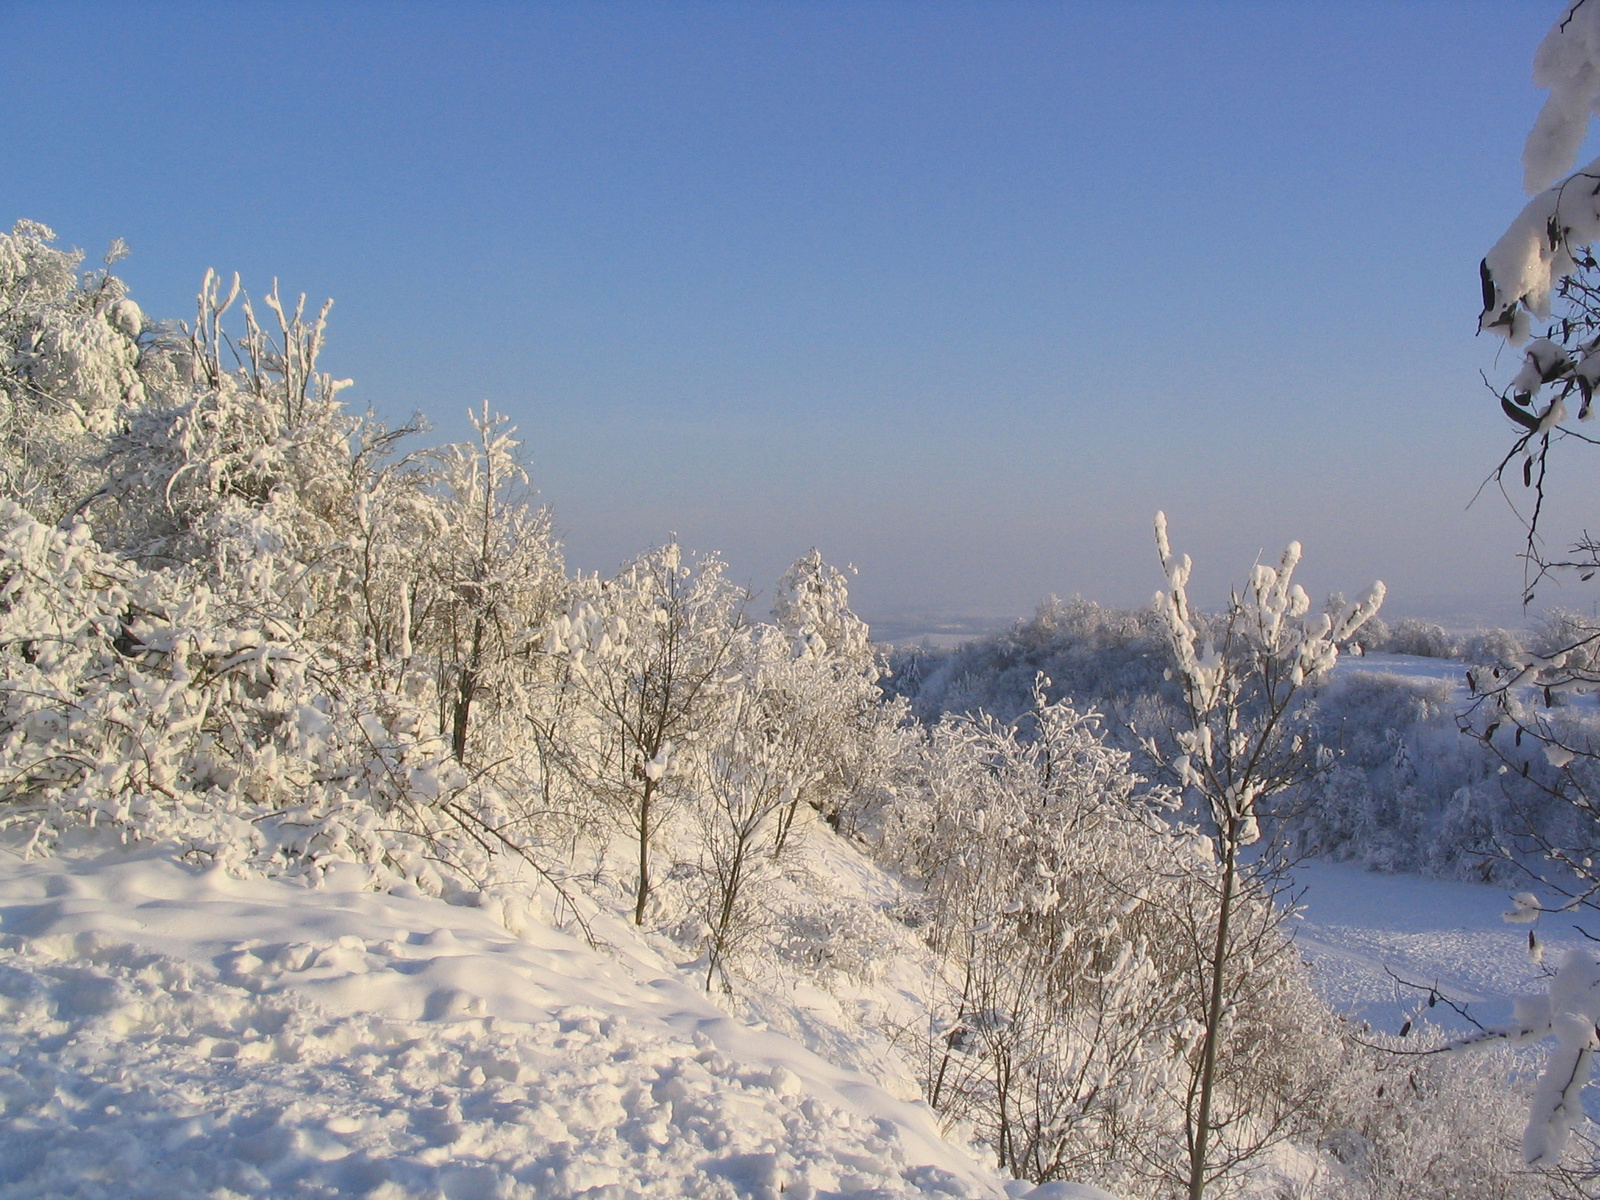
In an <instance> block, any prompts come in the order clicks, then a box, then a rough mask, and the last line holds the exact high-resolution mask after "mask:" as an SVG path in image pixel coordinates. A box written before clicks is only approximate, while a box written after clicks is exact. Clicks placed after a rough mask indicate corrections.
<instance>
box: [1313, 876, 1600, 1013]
mask: <svg viewBox="0 0 1600 1200" xmlns="http://www.w3.org/2000/svg"><path fill="white" fill-rule="evenodd" d="M1294 878H1295V883H1296V884H1297V885H1298V887H1299V888H1300V889H1301V896H1300V903H1301V913H1300V915H1299V916H1298V917H1297V918H1296V920H1295V922H1294V925H1293V929H1294V934H1295V942H1296V944H1297V945H1298V946H1299V947H1300V950H1301V952H1302V953H1303V954H1304V955H1305V957H1306V959H1307V960H1308V961H1309V962H1310V963H1311V968H1312V977H1313V978H1314V980H1315V981H1316V984H1317V987H1318V990H1320V991H1321V992H1322V994H1323V995H1324V996H1325V997H1327V999H1328V1000H1330V1001H1331V1002H1332V1003H1333V1004H1334V1005H1335V1006H1336V1007H1337V1008H1339V1009H1341V1010H1342V1011H1345V1012H1348V1013H1350V1014H1352V1015H1353V1016H1355V1017H1357V1018H1359V1019H1362V1020H1366V1021H1368V1022H1370V1023H1371V1024H1372V1025H1373V1026H1374V1027H1376V1028H1380V1029H1383V1030H1385V1031H1386V1032H1389V1033H1394V1032H1396V1030H1397V1029H1398V1028H1399V1026H1400V1023H1401V1022H1402V1021H1404V1020H1405V1019H1406V1017H1407V1016H1410V1015H1412V1014H1413V1012H1414V1011H1415V1010H1416V1009H1417V1007H1418V1005H1419V1004H1420V1003H1422V1002H1423V1001H1425V1000H1426V998H1427V991H1426V989H1427V988H1431V987H1436V988H1437V989H1438V990H1439V992H1440V993H1441V994H1442V995H1444V996H1447V997H1449V998H1450V999H1452V1000H1455V1001H1458V1002H1461V1003H1465V1004H1468V1005H1469V1006H1470V1008H1471V1011H1472V1014H1473V1016H1474V1017H1476V1018H1478V1019H1479V1020H1481V1021H1484V1023H1486V1024H1491V1025H1498V1024H1505V1023H1506V1022H1508V1021H1509V1020H1510V1017H1511V1002H1512V1000H1513V999H1514V998H1515V997H1517V996H1521V995H1527V994H1532V993H1535V992H1542V991H1545V990H1547V989H1548V987H1549V983H1550V980H1549V976H1550V975H1551V973H1552V972H1551V971H1550V970H1549V969H1547V968H1546V966H1545V965H1544V964H1543V963H1542V962H1541V963H1536V962H1534V961H1532V959H1531V958H1530V956H1529V953H1528V926H1527V925H1523V924H1508V923H1507V922H1506V920H1505V918H1504V914H1505V913H1507V912H1515V911H1517V908H1518V905H1517V902H1516V901H1514V900H1513V899H1512V898H1511V896H1510V895H1509V894H1508V893H1507V892H1506V890H1505V889H1504V888H1498V887H1491V886H1489V885H1487V884H1476V883H1455V882H1451V881H1448V880H1440V879H1423V878H1420V877H1418V876H1416V875H1381V874H1378V873H1377V872H1374V871H1368V870H1366V869H1365V868H1363V867H1360V866H1358V865H1356V864H1354V863H1331V862H1307V863H1302V864H1300V865H1299V866H1298V867H1296V868H1295V871H1294ZM1543 903H1544V904H1546V905H1550V906H1554V905H1556V904H1557V901H1556V899H1555V898H1554V897H1553V896H1548V895H1547V896H1544V897H1543ZM1537 937H1538V940H1539V942H1540V944H1541V948H1542V951H1543V959H1544V960H1545V961H1547V962H1549V963H1550V964H1552V965H1554V964H1556V963H1558V962H1560V960H1561V958H1562V956H1563V955H1564V954H1565V952H1566V951H1567V950H1570V949H1575V948H1577V947H1580V946H1585V945H1592V943H1590V942H1589V941H1588V939H1586V938H1585V937H1584V936H1583V935H1582V934H1580V933H1579V932H1577V929H1576V928H1575V927H1574V922H1573V920H1572V918H1571V917H1563V916H1561V915H1560V914H1556V913H1545V914H1543V915H1542V916H1541V917H1540V921H1539V926H1538V929H1537ZM1397 977H1398V979H1397ZM1400 980H1404V981H1406V982H1408V983H1412V984H1418V985H1421V987H1422V989H1424V990H1421V991H1419V990H1417V988H1414V987H1406V986H1404V985H1403V984H1402V983H1401V982H1399V981H1400ZM1427 1015H1428V1018H1429V1020H1430V1021H1432V1022H1434V1023H1435V1024H1438V1025H1443V1026H1446V1027H1450V1026H1452V1024H1455V1025H1456V1026H1457V1027H1459V1028H1464V1027H1463V1026H1460V1025H1459V1023H1453V1022H1452V1021H1451V1020H1450V1013H1449V1011H1448V1010H1447V1009H1443V1008H1439V1007H1437V1006H1436V1007H1435V1008H1434V1009H1431V1010H1429V1012H1428V1014H1427Z"/></svg>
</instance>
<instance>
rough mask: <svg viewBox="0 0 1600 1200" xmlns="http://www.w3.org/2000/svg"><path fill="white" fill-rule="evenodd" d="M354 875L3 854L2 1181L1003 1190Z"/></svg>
mask: <svg viewBox="0 0 1600 1200" xmlns="http://www.w3.org/2000/svg"><path fill="white" fill-rule="evenodd" d="M365 882H366V872H365V870H364V869H360V868H355V867H352V868H350V870H349V873H348V874H347V875H346V876H344V877H342V878H335V879H334V880H333V881H332V883H331V884H330V885H328V886H325V887H323V888H320V889H316V890H310V889H306V888H303V887H297V886H292V885H289V884H285V883H280V882H274V881H271V880H266V879H249V880H240V879H235V878H230V877H228V876H226V875H224V874H222V873H220V872H215V871H212V872H200V871H196V870H194V869H192V868H189V867H186V866H184V865H182V864H179V863H176V862H174V861H172V860H171V859H170V858H168V857H165V856H163V855H162V854H160V853H158V852H145V853H141V854H132V855H116V856H112V857H110V858H100V859H95V860H85V859H79V860H74V859H70V858H48V859H44V860H41V861H34V862H23V861H22V860H21V859H19V858H18V857H16V856H15V855H13V854H10V853H7V852H0V1103H3V1106H4V1114H5V1117H4V1121H3V1124H0V1194H3V1195H5V1196H6V1197H27V1196H37V1197H47V1196H48V1197H118V1198H119V1200H132V1198H136V1197H152V1198H154V1197H179V1196H208V1197H214V1198H217V1200H223V1198H226V1197H230V1196H266V1195H271V1196H274V1197H276V1196H319V1197H320V1196H368V1197H373V1198H375V1200H399V1198H401V1197H413V1196H414V1197H424V1196H426V1197H436V1196H441V1195H442V1196H444V1197H447V1198H449V1200H490V1198H499V1197H535V1196H537V1197H542V1198H556V1197H567V1196H573V1197H576V1196H587V1197H590V1198H591V1200H610V1198H613V1197H614V1198H618V1200H620V1198H621V1197H623V1196H661V1197H666V1196H672V1197H680V1196H707V1197H734V1196H744V1197H767V1198H772V1200H775V1198H776V1197H777V1196H778V1195H779V1194H780V1193H781V1194H782V1195H783V1196H784V1197H785V1198H786V1200H807V1198H809V1197H813V1196H819V1195H830V1194H856V1193H863V1192H866V1193H870V1194H872V1195H875V1196H899V1195H912V1194H915V1195H929V1196H940V1195H944V1196H952V1197H977V1196H998V1195H1000V1194H1001V1189H1002V1182H1001V1180H1000V1179H998V1178H997V1177H996V1176H995V1175H993V1174H992V1173H991V1172H989V1171H987V1170H985V1169H984V1168H983V1167H981V1166H980V1165H978V1164H977V1163H976V1162H975V1161H974V1160H973V1159H972V1158H970V1157H969V1156H967V1155H966V1154H965V1153H964V1152H963V1151H961V1150H959V1149H957V1148H956V1147H954V1146H952V1145H951V1144H949V1143H947V1142H945V1141H943V1140H942V1139H941V1138H940V1136H939V1133H938V1129H937V1126H936V1123H935V1121H934V1119H933V1116H932V1114H931V1112H930V1111H929V1110H928V1109H927V1108H926V1107H924V1106H922V1105H921V1104H914V1103H906V1102H904V1101H901V1100H897V1099H895V1098H894V1097H893V1096H891V1095H889V1094H888V1093H887V1092H885V1091H883V1090H882V1089H881V1088H879V1087H877V1086H875V1085H874V1084H872V1083H871V1082H869V1081H868V1080H867V1079H866V1078H865V1077H863V1076H861V1075H858V1074H855V1073H853V1072H850V1071H846V1070H841V1069H839V1068H836V1067H833V1066H830V1065H828V1064H827V1063H825V1062H823V1061H822V1060H821V1059H819V1058H817V1057H816V1056H815V1055H813V1054H811V1053H809V1052H808V1051H806V1050H804V1049H802V1048H801V1047H800V1046H798V1045H797V1044H795V1043H794V1042H792V1041H790V1040H788V1039H786V1038H783V1037H780V1036H778V1035H777V1034H775V1033H769V1032H765V1031H763V1030H761V1029H759V1028H754V1027H751V1026H749V1025H746V1024H742V1023H740V1022H737V1021H734V1020H732V1019H730V1018H729V1017H727V1016H726V1015H724V1014H723V1013H722V1012H720V1011H718V1010H717V1009H716V1008H715V1007H714V1006H713V1005H712V1004H710V1003H709V1002H708V1001H707V1000H706V998H705V996H704V995H703V994H702V993H700V992H699V991H697V990H696V989H694V988H692V987H691V986H689V985H688V984H687V983H685V982H684V981H683V980H682V979H680V978H678V977H676V973H675V972H672V971H671V970H670V968H667V969H666V970H663V964H662V963H660V962H651V961H648V960H647V959H645V958H642V957H638V956H636V955H633V954H630V953H628V952H626V947H625V945H624V946H623V947H622V951H623V952H622V953H620V954H617V955H615V956H613V955H610V954H601V953H598V952H596V951H594V950H592V949H590V948H589V947H588V946H587V945H586V944H585V943H584V942H583V941H582V940H581V939H579V938H575V937H571V936H568V935H567V934H564V933H561V932H558V931H556V930H553V929H551V928H549V927H547V926H543V925H539V924H530V925H529V926H528V927H527V928H526V929H525V930H523V932H522V934H521V936H516V935H513V934H511V933H509V932H508V931H507V929H506V928H505V926H504V925H503V924H501V923H499V922H497V921H496V920H495V919H494V918H493V916H492V914H491V913H489V912H486V911H482V910H479V909H476V908H466V907H451V906H449V905H447V904H445V903H443V902H442V901H438V900H433V899H427V898H423V897H420V896H419V897H412V898H407V897H402V896H394V895H384V894H378V893H375V892H371V891H363V890H360V889H361V886H362V884H364V883H365ZM620 932H624V933H625V931H620ZM614 949H615V947H614ZM1014 1190H1015V1189H1014ZM1081 1194H1084V1195H1087V1194H1089V1193H1087V1192H1084V1193H1081Z"/></svg>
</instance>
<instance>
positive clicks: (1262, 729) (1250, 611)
mask: <svg viewBox="0 0 1600 1200" xmlns="http://www.w3.org/2000/svg"><path fill="white" fill-rule="evenodd" d="M1156 551H1157V553H1158V555H1159V556H1160V559H1161V566H1162V569H1163V571H1165V572H1166V576H1167V586H1166V588H1165V590H1163V591H1161V592H1158V593H1157V594H1156V599H1155V603H1156V610H1157V612H1158V613H1160V614H1161V616H1162V618H1163V623H1164V625H1165V628H1166V633H1167V641H1168V645H1169V648H1170V651H1171V656H1172V664H1173V668H1172V669H1173V672H1174V674H1175V675H1176V676H1177V679H1178V682H1179V685H1180V686H1181V688H1182V692H1183V715H1184V722H1183V725H1182V727H1180V728H1178V729H1176V730H1173V731H1171V733H1172V746H1171V749H1168V748H1166V747H1164V746H1163V745H1162V744H1161V742H1160V741H1159V740H1158V739H1156V738H1154V737H1151V738H1150V740H1149V742H1148V744H1147V748H1148V750H1149V753H1150V755H1151V757H1152V758H1154V759H1156V760H1158V761H1163V762H1164V764H1165V766H1166V767H1167V769H1168V770H1169V771H1170V773H1171V775H1172V777H1173V779H1174V781H1175V782H1176V783H1177V784H1178V785H1179V786H1180V787H1183V788H1185V789H1188V790H1190V791H1191V792H1192V793H1193V794H1195V795H1197V796H1198V797H1199V799H1200V801H1201V804H1202V807H1203V812H1202V816H1203V818H1204V819H1205V820H1206V821H1207V828H1208V830H1209V832H1210V835H1211V837H1212V839H1213V840H1214V842H1215V847H1216V857H1217V860H1218V864H1219V871H1218V877H1217V889H1218V890H1217V898H1216V906H1215V918H1214V921H1213V922H1211V928H1209V929H1207V930H1205V932H1204V936H1203V943H1202V945H1201V947H1200V949H1201V955H1200V958H1201V965H1202V966H1203V970H1204V974H1205V977H1206V979H1205V989H1204V990H1205V994H1206V1002H1205V1015H1204V1018H1203V1025H1202V1034H1201V1037H1200V1040H1199V1044H1198V1047H1197V1053H1196V1054H1195V1056H1194V1058H1193V1059H1192V1061H1191V1064H1190V1065H1191V1080H1190V1084H1189V1088H1188V1104H1187V1128H1188V1149H1189V1171H1188V1193H1189V1197H1190V1200H1201V1197H1202V1196H1203V1195H1204V1194H1205V1190H1206V1187H1207V1185H1208V1184H1210V1183H1211V1182H1212V1181H1213V1180H1214V1179H1216V1178H1218V1177H1219V1176H1220V1175H1221V1174H1222V1173H1223V1170H1224V1169H1225V1167H1226V1166H1227V1164H1228V1163H1229V1162H1230V1161H1231V1160H1232V1159H1233V1158H1234V1157H1235V1155H1236V1154H1237V1153H1238V1150H1237V1139H1239V1138H1240V1137H1241V1136H1242V1137H1243V1138H1244V1139H1246V1140H1248V1139H1250V1138H1253V1137H1254V1136H1256V1130H1255V1129H1253V1128H1252V1123H1251V1121H1250V1120H1249V1117H1250V1115H1251V1113H1250V1106H1251V1104H1252V1100H1253V1098H1251V1097H1249V1096H1241V1095H1236V1096H1235V1097H1234V1104H1235V1108H1233V1109H1232V1110H1229V1111H1219V1110H1218V1107H1217V1106H1218V1102H1219V1100H1224V1099H1226V1097H1223V1096H1221V1095H1220V1094H1219V1089H1218V1087H1217V1083H1218V1078H1219V1071H1218V1064H1219V1061H1220V1059H1221V1057H1222V1056H1223V1055H1225V1054H1226V1047H1225V1043H1226V1041H1227V1040H1228V1039H1229V1037H1230V1036H1235V1035H1234V1034H1233V1033H1232V1031H1231V1030H1230V1029H1229V1028H1227V1025H1226V1023H1225V1020H1224V1018H1225V1014H1226V1011H1227V1009H1228V1007H1229V1005H1230V1000H1231V996H1230V988H1229V980H1230V975H1233V974H1234V972H1233V970H1232V969H1231V965H1232V960H1233V959H1234V958H1235V957H1236V956H1237V955H1238V954H1239V953H1240V950H1241V947H1240V943H1239V941H1238V934H1239V931H1238V930H1237V929H1235V928H1234V925H1233V922H1234V918H1235V914H1236V913H1238V912H1239V911H1240V908H1241V906H1242V905H1243V904H1245V903H1248V902H1251V901H1254V902H1257V903H1259V902H1260V901H1261V900H1262V898H1263V897H1265V898H1266V900H1267V902H1268V903H1270V898H1271V897H1270V892H1271V888H1270V884H1269V883H1268V881H1267V879H1266V877H1265V876H1263V874H1262V873H1261V869H1260V867H1259V865H1258V864H1257V863H1254V862H1247V861H1246V860H1245V859H1244V857H1243V853H1244V851H1245V850H1246V849H1247V848H1248V847H1250V846H1252V845H1254V844H1255V843H1256V842H1258V841H1259V840H1260V838H1261V817H1262V813H1261V811H1260V805H1261V804H1262V803H1263V802H1264V801H1267V800H1269V799H1270V798H1271V797H1273V796H1275V795H1277V794H1279V793H1282V792H1285V791H1287V790H1289V789H1290V788H1292V787H1295V786H1296V785H1298V784H1301V783H1303V782H1305V781H1306V780H1308V779H1309V778H1311V776H1312V775H1314V774H1315V773H1316V772H1317V771H1318V770H1319V768H1320V767H1321V766H1323V765H1325V763H1326V760H1325V758H1324V757H1323V756H1324V754H1325V753H1326V752H1325V751H1323V750H1322V748H1321V747H1319V746H1318V745H1317V744H1316V743H1315V742H1314V741H1313V740H1312V738H1311V737H1310V736H1309V734H1310V729H1309V724H1308V721H1309V717H1308V714H1307V713H1306V710H1305V707H1304V704H1303V700H1304V693H1305V691H1306V689H1307V688H1308V687H1312V686H1315V684H1316V683H1317V681H1318V680H1319V679H1320V678H1321V677H1322V676H1324V675H1325V674H1326V673H1327V672H1328V671H1329V670H1330V669H1331V668H1332V667H1333V665H1334V663H1335V662H1336V661H1337V660H1338V656H1339V646H1340V644H1341V643H1342V642H1344V641H1346V640H1347V639H1349V638H1350V637H1351V636H1352V635H1353V634H1354V633H1355V632H1356V630H1358V629H1359V628H1360V627H1361V625H1362V623H1363V622H1365V621H1366V620H1368V619H1369V618H1371V617H1372V616H1373V614H1375V613H1376V612H1377V610H1378V606H1379V605H1380V604H1382V603H1383V594H1384V588H1383V584H1381V583H1376V584H1374V585H1373V587H1372V590H1371V592H1370V593H1369V594H1368V595H1367V597H1366V598H1365V599H1364V600H1362V601H1360V602H1359V603H1356V604H1350V605H1344V606H1341V607H1340V608H1339V610H1338V611H1337V612H1333V613H1330V612H1327V611H1324V612H1319V613H1315V614H1313V613H1312V612H1311V600H1310V597H1309V596H1307V595H1306V593H1305V590H1304V589H1303V588H1301V587H1300V585H1299V584H1297V583H1295V582H1294V571H1295V568H1296V566H1298V565H1299V562H1300V544H1299V543H1298V542H1291V543H1290V544H1289V546H1288V548H1287V549H1286V550H1285V551H1284V553H1283V558H1282V559H1281V560H1280V561H1279V563H1278V566H1277V567H1276V568H1274V567H1269V566H1266V565H1265V564H1261V563H1258V564H1257V565H1256V567H1255V568H1254V570H1253V571H1252V572H1251V577H1250V583H1249V586H1248V587H1247V588H1246V589H1245V591H1244V593H1243V595H1240V594H1238V593H1235V594H1234V595H1233V596H1232V597H1231V598H1230V600H1229V603H1228V607H1227V610H1226V612H1225V613H1224V614H1223V615H1222V617H1221V620H1220V623H1219V625H1218V627H1217V628H1214V629H1213V628H1208V627H1207V626H1206V624H1205V623H1204V622H1202V621H1201V619H1200V618H1199V617H1198V615H1197V614H1195V613H1194V612H1193V611H1192V610H1191V608H1190V606H1189V593H1188V588H1189V576H1190V573H1191V572H1192V570H1193V564H1192V563H1191V561H1190V559H1189V556H1188V555H1182V556H1179V555H1175V554H1174V553H1173V552H1172V547H1171V544H1170V543H1169V541H1168V537H1167V520H1166V515H1165V514H1164V513H1157V514H1156Z"/></svg>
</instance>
